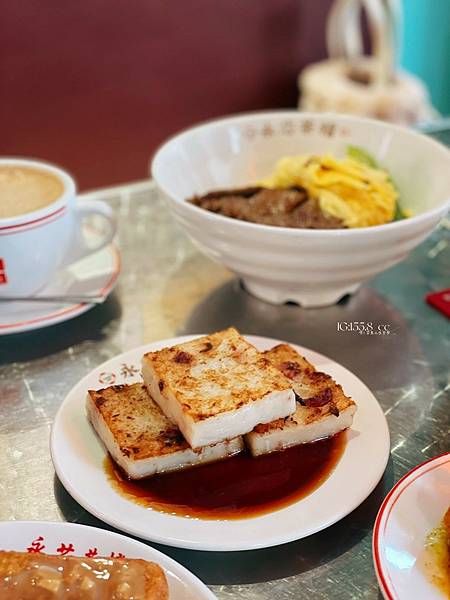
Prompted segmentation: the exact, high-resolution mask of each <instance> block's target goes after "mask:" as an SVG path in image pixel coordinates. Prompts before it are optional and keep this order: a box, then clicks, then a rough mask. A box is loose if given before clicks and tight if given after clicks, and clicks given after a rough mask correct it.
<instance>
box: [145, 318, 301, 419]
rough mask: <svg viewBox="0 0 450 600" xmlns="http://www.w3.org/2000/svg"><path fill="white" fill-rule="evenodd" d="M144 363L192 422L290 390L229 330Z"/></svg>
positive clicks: (283, 379) (147, 357)
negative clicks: (274, 393) (273, 393)
mask: <svg viewBox="0 0 450 600" xmlns="http://www.w3.org/2000/svg"><path fill="white" fill-rule="evenodd" d="M144 361H146V362H147V364H148V365H149V366H150V367H151V369H152V370H153V373H154V374H155V376H156V377H157V379H158V382H159V389H160V390H161V393H163V394H168V393H170V394H171V395H172V396H173V397H174V398H175V399H176V400H177V402H178V403H179V405H180V406H181V408H182V410H183V412H184V413H185V414H187V415H189V416H190V417H191V419H192V420H193V421H194V422H195V421H202V420H203V419H208V418H210V417H214V416H217V415H219V414H221V413H225V412H228V411H234V410H237V409H239V408H241V407H242V406H244V405H247V404H250V403H252V402H254V401H256V400H260V399H261V398H262V397H264V396H265V395H266V394H268V393H271V392H277V391H284V390H287V389H290V387H291V384H290V382H289V380H288V379H287V378H286V377H284V376H283V375H280V372H279V371H278V370H277V369H275V368H274V367H273V366H272V365H271V363H270V361H269V360H267V358H266V357H265V356H263V355H262V354H261V353H260V352H259V351H258V350H257V349H256V348H255V347H254V346H252V345H251V344H250V343H249V342H247V341H246V340H245V339H244V338H243V337H242V336H241V335H240V334H239V332H238V331H237V330H236V329H234V328H233V327H232V328H229V329H227V330H225V331H220V332H218V333H213V334H211V335H208V336H204V337H202V338H197V339H195V340H192V341H190V342H186V343H184V344H179V345H177V346H173V347H172V348H164V349H163V350H160V351H158V352H149V353H147V354H146V355H145V356H144Z"/></svg>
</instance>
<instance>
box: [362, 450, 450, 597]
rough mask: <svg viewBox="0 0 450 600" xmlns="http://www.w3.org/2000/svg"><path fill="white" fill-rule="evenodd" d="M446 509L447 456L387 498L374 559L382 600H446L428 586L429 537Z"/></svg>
mask: <svg viewBox="0 0 450 600" xmlns="http://www.w3.org/2000/svg"><path fill="white" fill-rule="evenodd" d="M449 506H450V453H447V454H444V455H443V456H438V457H436V458H433V459H431V460H429V461H427V462H425V463H423V464H421V465H418V466H417V467H415V468H414V469H412V470H411V471H409V473H407V474H406V475H405V476H404V477H403V478H402V479H400V481H399V482H398V483H397V484H396V485H395V486H394V487H393V488H392V490H391V491H390V492H389V494H388V495H387V496H386V498H385V500H384V502H383V504H382V506H381V508H380V511H379V513H378V516H377V518H376V521H375V528H374V533H373V557H374V564H375V571H376V574H377V578H378V583H379V584H380V588H381V591H382V592H383V596H384V597H385V598H386V600H445V598H446V596H445V595H443V593H442V592H441V591H440V590H439V588H438V587H436V586H435V585H434V584H433V583H431V581H430V571H429V569H428V568H427V567H426V563H427V562H429V558H428V556H427V553H426V551H425V540H426V538H427V536H428V534H429V533H430V532H431V531H432V530H433V529H434V528H435V527H437V526H438V525H439V524H440V522H441V520H442V518H443V516H444V514H445V512H446V510H447V509H448V507H449Z"/></svg>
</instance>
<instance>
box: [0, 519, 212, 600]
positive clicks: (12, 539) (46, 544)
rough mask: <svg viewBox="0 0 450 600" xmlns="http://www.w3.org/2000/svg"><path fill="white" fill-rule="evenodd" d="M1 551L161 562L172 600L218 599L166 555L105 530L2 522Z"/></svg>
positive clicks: (32, 522)
mask: <svg viewBox="0 0 450 600" xmlns="http://www.w3.org/2000/svg"><path fill="white" fill-rule="evenodd" d="M72 548H73V550H72ZM28 549H29V550H28ZM0 550H16V551H19V552H27V551H28V552H33V551H34V552H35V551H37V550H40V551H41V552H45V553H46V554H60V555H63V553H66V552H67V555H68V556H85V553H89V552H90V551H93V550H94V551H96V552H97V555H98V556H111V555H112V553H114V554H115V555H116V556H118V555H119V554H122V555H125V556H126V557H127V558H143V559H145V560H150V561H153V562H155V563H158V564H159V565H160V566H161V567H162V568H163V569H164V571H165V574H166V577H167V581H168V584H169V590H170V596H169V597H170V600H214V599H216V596H214V594H213V593H212V592H211V591H210V590H208V588H207V587H206V586H205V585H204V584H203V583H202V582H201V581H200V580H199V579H198V578H197V577H195V575H193V574H192V573H190V572H189V571H188V570H187V569H185V568H184V567H183V566H181V565H180V564H178V563H177V562H176V561H174V560H173V559H171V558H169V557H168V556H166V555H165V554H162V552H158V550H155V549H154V548H151V547H150V546H147V545H146V544H143V543H142V542H138V541H136V540H132V539H131V538H127V537H125V536H123V535H119V534H118V533H113V532H111V531H106V530H105V529H96V528H95V527H87V526H86V525H78V524H74V523H48V522H45V521H3V522H0ZM216 600H217V599H216Z"/></svg>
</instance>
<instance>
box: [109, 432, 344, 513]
mask: <svg viewBox="0 0 450 600" xmlns="http://www.w3.org/2000/svg"><path fill="white" fill-rule="evenodd" d="M346 442H347V434H346V432H345V431H344V432H341V433H338V434H337V435H335V436H334V437H332V438H328V439H324V440H320V441H318V442H314V443H312V444H304V445H300V446H295V447H293V448H289V449H287V450H283V451H281V452H274V453H272V454H267V455H265V456H260V457H257V458H253V457H251V456H250V454H247V453H246V452H243V453H241V454H239V455H237V456H235V457H232V458H229V459H227V460H224V461H221V462H215V463H212V464H207V465H202V466H198V467H194V468H191V469H187V470H185V471H179V472H176V473H166V474H164V475H156V476H154V477H149V478H148V479H141V480H137V481H131V480H129V479H127V478H126V476H125V475H124V474H123V472H122V471H121V470H120V468H119V467H118V466H117V465H116V464H115V463H114V462H113V461H112V460H111V458H109V456H108V457H107V458H106V459H105V463H104V467H105V471H106V474H107V476H108V479H109V481H110V482H111V484H112V486H113V487H114V489H115V490H117V491H118V492H119V493H120V494H121V495H123V496H125V497H126V498H128V499H130V500H132V501H134V502H136V503H137V504H141V505H143V506H146V507H148V508H152V509H155V510H159V511H161V512H165V513H170V514H175V515H179V516H183V517H191V518H201V519H244V518H248V517H256V516H258V515H262V514H265V513H268V512H272V511H274V510H278V509H280V508H284V507H285V506H287V505H289V504H292V503H294V502H296V501H297V500H301V499H302V498H304V497H305V496H308V495H309V494H311V492H313V491H314V490H315V489H317V488H318V487H319V486H320V485H321V484H322V483H323V482H324V481H325V480H326V479H327V478H328V476H329V475H330V474H331V472H332V471H333V469H334V467H335V466H336V464H337V463H338V462H339V459H340V458H341V456H342V454H343V452H344V449H345V445H346Z"/></svg>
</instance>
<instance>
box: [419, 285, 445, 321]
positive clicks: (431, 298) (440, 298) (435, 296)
mask: <svg viewBox="0 0 450 600" xmlns="http://www.w3.org/2000/svg"><path fill="white" fill-rule="evenodd" d="M425 299H426V301H427V302H428V304H431V306H433V307H434V308H437V310H439V311H441V313H443V314H444V315H445V316H446V317H448V318H449V319H450V288H447V289H446V290H441V291H440V292H433V293H432V294H427V295H426V296H425Z"/></svg>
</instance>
